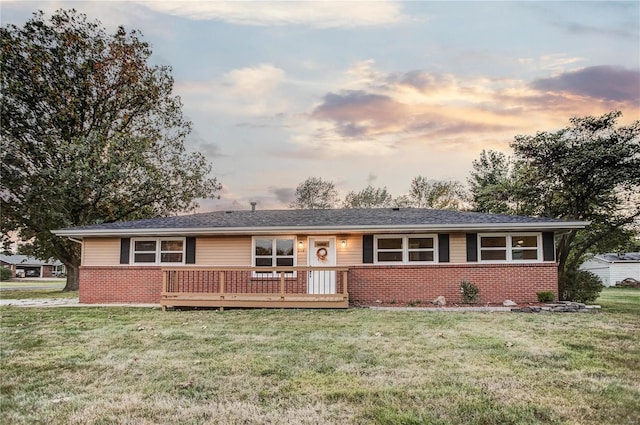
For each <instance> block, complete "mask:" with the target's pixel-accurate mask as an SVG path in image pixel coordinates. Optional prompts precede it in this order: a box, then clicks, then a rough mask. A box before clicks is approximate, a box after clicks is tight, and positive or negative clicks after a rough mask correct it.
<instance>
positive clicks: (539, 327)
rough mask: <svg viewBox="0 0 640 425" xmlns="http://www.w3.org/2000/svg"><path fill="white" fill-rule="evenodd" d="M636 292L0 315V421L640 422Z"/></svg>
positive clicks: (5, 310)
mask: <svg viewBox="0 0 640 425" xmlns="http://www.w3.org/2000/svg"><path fill="white" fill-rule="evenodd" d="M639 295H640V290H633V289H628V290H618V289H607V290H605V291H604V292H603V296H602V297H601V299H600V300H598V303H600V304H602V306H603V311H602V312H600V313H596V314H560V313H556V314H523V313H425V312H421V311H375V310H368V309H349V310H335V311H323V310H227V311H225V312H224V313H219V312H217V311H214V310H195V311H168V312H165V313H163V312H161V311H160V310H159V309H139V308H122V307H112V308H87V307H83V308H51V309H46V308H16V307H2V308H0V314H1V320H2V322H1V323H2V327H1V334H0V344H1V348H2V358H1V359H0V360H1V367H2V369H1V375H0V382H1V385H2V386H1V403H0V423H12V424H26V423H47V422H48V423H53V424H57V423H65V424H107V423H121V424H133V423H135V424H155V423H169V424H170V423H180V424H200V423H221V424H264V423H267V424H269V423H271V424H335V423H353V424H368V423H377V424H422V423H424V424H467V423H473V424H540V423H542V424H602V423H618V424H638V423H640V411H639V407H638V400H640V372H639V371H640V342H639V340H640V338H639V336H640V335H639V332H638V331H639V327H640V326H639V324H638V317H639V316H640V314H639V313H640V296H639Z"/></svg>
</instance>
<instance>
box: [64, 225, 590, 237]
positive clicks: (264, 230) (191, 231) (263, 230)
mask: <svg viewBox="0 0 640 425" xmlns="http://www.w3.org/2000/svg"><path fill="white" fill-rule="evenodd" d="M589 224H591V223H590V222H588V221H564V222H546V223H478V224H444V225H440V224H437V225H436V224H426V225H404V224H403V225H396V226H388V225H371V226H321V227H319V226H283V227H210V228H198V227H194V228H156V229H153V228H152V229H87V230H78V229H59V230H53V231H52V233H53V234H55V235H56V236H62V237H78V238H82V237H87V236H101V237H105V236H127V235H136V236H138V235H139V236H151V235H153V236H178V235H203V236H204V235H230V234H235V235H265V234H284V233H304V234H326V233H359V232H368V231H376V232H380V233H392V232H408V231H440V232H446V231H458V232H459V231H465V230H467V231H518V230H530V231H543V230H558V231H561V230H572V229H583V228H585V227H586V226H588V225H589Z"/></svg>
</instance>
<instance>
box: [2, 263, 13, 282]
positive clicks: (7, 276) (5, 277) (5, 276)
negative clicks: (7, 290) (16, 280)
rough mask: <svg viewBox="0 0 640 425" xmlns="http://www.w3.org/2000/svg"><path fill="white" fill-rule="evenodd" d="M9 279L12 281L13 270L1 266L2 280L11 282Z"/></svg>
mask: <svg viewBox="0 0 640 425" xmlns="http://www.w3.org/2000/svg"><path fill="white" fill-rule="evenodd" d="M9 279H11V269H9V268H7V267H1V266H0V280H9Z"/></svg>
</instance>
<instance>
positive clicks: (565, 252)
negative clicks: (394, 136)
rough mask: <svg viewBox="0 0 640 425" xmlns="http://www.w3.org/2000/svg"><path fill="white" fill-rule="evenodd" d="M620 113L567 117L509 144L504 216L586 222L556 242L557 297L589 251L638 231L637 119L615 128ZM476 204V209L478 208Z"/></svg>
mask: <svg viewBox="0 0 640 425" xmlns="http://www.w3.org/2000/svg"><path fill="white" fill-rule="evenodd" d="M621 115H622V114H621V113H620V112H610V113H607V114H604V115H602V116H600V117H584V118H572V119H571V120H570V124H571V125H570V126H568V127H566V128H563V129H560V130H558V131H555V132H539V133H537V134H536V135H535V136H526V135H525V136H516V137H515V139H514V141H513V142H512V144H511V147H512V149H513V151H514V159H513V162H512V163H511V164H510V169H511V170H512V171H511V172H510V175H509V177H508V179H511V180H512V181H513V183H512V184H511V186H510V191H509V192H508V193H507V194H506V195H508V199H507V204H509V205H511V210H512V211H510V212H515V211H517V210H518V209H519V210H520V211H523V210H526V211H527V213H528V214H531V215H538V216H542V217H549V218H559V219H568V220H584V221H590V222H591V225H589V226H588V227H587V228H586V229H584V230H572V231H569V232H566V233H563V234H562V235H560V236H559V237H558V240H557V260H558V272H559V275H560V288H559V289H560V294H562V293H564V290H563V289H564V288H563V287H562V286H563V285H564V284H563V282H565V281H566V279H565V277H564V275H565V274H567V273H568V272H569V271H573V270H575V269H577V267H578V266H579V264H580V263H581V261H582V259H583V258H584V255H585V254H586V253H587V252H588V251H589V250H591V249H594V248H596V249H598V250H610V249H614V248H615V247H616V246H619V245H620V244H621V243H622V244H623V245H624V241H625V240H626V241H627V242H628V240H629V237H630V236H631V235H632V234H633V233H634V232H635V231H637V229H638V225H639V223H638V221H639V218H640V199H639V198H638V194H639V193H640V172H639V170H640V121H635V122H633V123H631V124H630V125H627V126H618V125H617V120H618V118H619V117H620V116H621ZM472 178H473V175H472ZM478 182H479V185H478V190H485V189H486V190H487V191H488V192H487V193H490V192H491V190H490V189H487V188H488V187H490V185H487V186H486V187H482V181H480V180H478ZM472 191H473V188H472ZM497 194H498V196H500V197H502V196H505V194H504V193H503V192H499V191H498V192H497ZM514 205H515V206H516V207H515V208H514ZM523 205H526V208H524V207H523ZM476 206H477V207H481V208H479V209H480V210H482V207H483V206H484V207H486V204H481V203H476ZM514 210H515V211H514Z"/></svg>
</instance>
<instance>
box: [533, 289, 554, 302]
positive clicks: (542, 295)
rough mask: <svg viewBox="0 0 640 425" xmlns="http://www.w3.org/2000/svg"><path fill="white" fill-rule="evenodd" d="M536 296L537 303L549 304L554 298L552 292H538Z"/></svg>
mask: <svg viewBox="0 0 640 425" xmlns="http://www.w3.org/2000/svg"><path fill="white" fill-rule="evenodd" d="M536 295H537V296H538V302H541V303H550V302H552V301H553V300H554V299H555V297H556V295H555V294H554V293H553V291H540V292H536Z"/></svg>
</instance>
